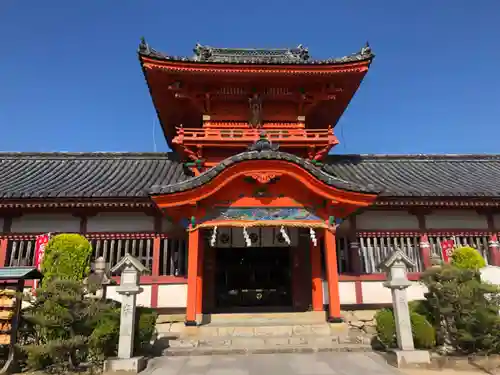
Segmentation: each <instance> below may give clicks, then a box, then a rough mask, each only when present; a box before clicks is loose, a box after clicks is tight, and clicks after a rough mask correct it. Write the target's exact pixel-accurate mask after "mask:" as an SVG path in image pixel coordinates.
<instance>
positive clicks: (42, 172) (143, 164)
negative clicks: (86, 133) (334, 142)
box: [0, 151, 500, 199]
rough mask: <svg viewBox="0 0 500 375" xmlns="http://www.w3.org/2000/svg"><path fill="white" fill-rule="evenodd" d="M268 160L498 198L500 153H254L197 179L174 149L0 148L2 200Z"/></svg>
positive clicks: (363, 181) (368, 181)
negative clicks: (317, 156) (319, 163)
mask: <svg viewBox="0 0 500 375" xmlns="http://www.w3.org/2000/svg"><path fill="white" fill-rule="evenodd" d="M268 158H273V159H278V160H288V161H290V162H293V163H296V164H298V165H300V166H302V167H304V168H305V169H307V170H308V171H309V172H310V173H311V174H313V175H314V176H315V177H317V178H318V179H320V180H321V181H324V182H325V183H329V184H332V185H333V186H337V187H338V188H340V189H346V190H352V191H366V192H374V191H382V196H387V197H412V196H413V197H452V196H456V197H500V155H331V156H328V158H327V160H326V161H325V163H324V165H323V167H322V169H320V168H318V167H316V166H315V165H313V164H312V163H311V162H309V161H307V160H304V159H301V158H299V157H297V156H295V155H291V154H287V153H282V152H277V151H263V152H258V151H249V152H245V153H242V154H239V155H235V156H234V157H232V158H228V159H226V160H224V161H223V162H222V163H220V164H219V165H217V166H216V167H215V168H212V169H211V170H209V171H207V172H206V173H204V174H202V175H200V177H199V178H192V177H191V176H190V175H189V174H187V172H186V170H185V169H184V167H183V165H182V163H180V162H179V161H178V160H177V159H176V157H175V156H174V155H172V154H161V153H143V154H140V153H42V154H40V153H36V154H35V153H3V154H2V153H0V198H3V199H29V198H40V199H44V198H97V197H110V198H113V197H116V198H119V197H131V198H132V197H139V198H146V197H147V196H148V193H149V192H151V193H152V194H159V193H160V192H163V193H172V192H175V191H180V190H184V189H190V188H193V187H194V186H201V185H202V184H204V183H206V182H208V181H210V180H211V179H213V178H214V177H215V176H217V175H218V174H219V173H220V172H221V171H223V170H224V169H225V168H227V167H229V166H230V165H232V164H234V163H238V162H240V161H244V160H255V159H257V160H258V159H263V160H268ZM179 189H180V190H179ZM360 189H361V190H360Z"/></svg>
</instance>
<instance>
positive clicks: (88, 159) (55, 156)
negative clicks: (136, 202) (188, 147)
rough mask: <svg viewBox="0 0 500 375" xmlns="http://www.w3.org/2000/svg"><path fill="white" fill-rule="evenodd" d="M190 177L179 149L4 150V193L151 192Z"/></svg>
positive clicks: (0, 158)
mask: <svg viewBox="0 0 500 375" xmlns="http://www.w3.org/2000/svg"><path fill="white" fill-rule="evenodd" d="M188 177H189V176H187V175H186V174H185V171H184V168H183V166H182V163H180V162H178V161H176V159H175V156H174V155H173V154H159V153H149V154H148V153H41V154H40V153H3V154H2V153H0V198H11V199H16V198H72V197H75V198H79V197H81V198H115V197H116V198H120V197H124V198H125V197H147V190H148V189H149V188H150V187H151V186H152V185H154V184H165V183H166V184H168V183H175V182H179V181H182V180H184V179H186V178H188Z"/></svg>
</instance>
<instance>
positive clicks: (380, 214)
mask: <svg viewBox="0 0 500 375" xmlns="http://www.w3.org/2000/svg"><path fill="white" fill-rule="evenodd" d="M356 228H357V229H358V230H393V229H406V230H418V229H419V226H418V218H417V217H416V216H415V215H411V214H409V213H408V212H405V211H389V210H387V211H379V210H373V211H365V212H363V213H361V214H360V215H358V216H356Z"/></svg>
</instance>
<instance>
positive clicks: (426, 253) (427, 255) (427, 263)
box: [420, 234, 432, 269]
mask: <svg viewBox="0 0 500 375" xmlns="http://www.w3.org/2000/svg"><path fill="white" fill-rule="evenodd" d="M420 257H421V258H422V264H423V266H424V269H427V268H429V267H431V266H432V262H431V258H432V253H431V244H430V242H429V237H427V235H426V234H423V235H422V236H420Z"/></svg>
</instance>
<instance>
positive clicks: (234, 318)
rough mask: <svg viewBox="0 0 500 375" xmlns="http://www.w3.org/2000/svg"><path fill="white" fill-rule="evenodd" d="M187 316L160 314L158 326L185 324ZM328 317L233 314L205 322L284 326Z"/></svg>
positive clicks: (321, 313) (213, 316) (316, 313)
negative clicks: (264, 323) (176, 323)
mask: <svg viewBox="0 0 500 375" xmlns="http://www.w3.org/2000/svg"><path fill="white" fill-rule="evenodd" d="M185 319H186V315H185V314H160V315H158V319H157V324H164V323H175V322H184V321H185ZM325 321H326V316H325V312H324V311H306V312H292V313H290V312H288V313H231V314H204V315H203V322H205V323H215V324H248V323H249V322H253V323H254V324H257V323H260V322H279V323H282V324H287V323H293V322H301V323H324V322H325Z"/></svg>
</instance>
